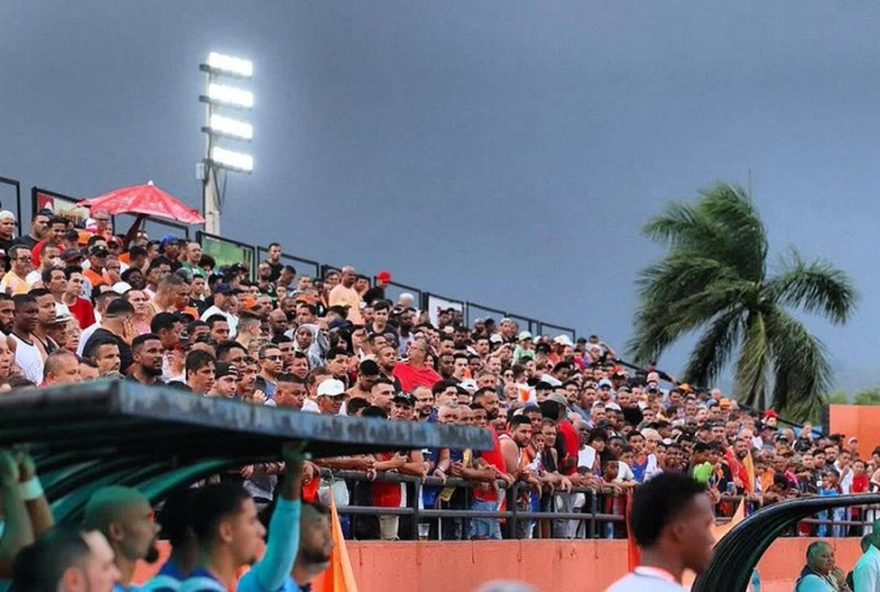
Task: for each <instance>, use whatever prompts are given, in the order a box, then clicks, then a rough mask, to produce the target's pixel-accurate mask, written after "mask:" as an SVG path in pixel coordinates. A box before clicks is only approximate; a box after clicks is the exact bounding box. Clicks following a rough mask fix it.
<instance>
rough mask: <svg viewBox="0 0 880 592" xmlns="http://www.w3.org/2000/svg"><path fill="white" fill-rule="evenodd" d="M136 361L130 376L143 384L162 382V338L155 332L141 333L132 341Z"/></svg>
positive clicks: (133, 355)
mask: <svg viewBox="0 0 880 592" xmlns="http://www.w3.org/2000/svg"><path fill="white" fill-rule="evenodd" d="M131 352H132V357H133V359H134V363H133V364H132V366H131V373H130V375H129V378H130V379H131V380H134V381H137V382H139V383H141V384H143V385H147V386H150V385H154V384H162V381H161V378H162V362H163V360H164V356H163V355H162V340H161V339H160V338H159V336H158V335H156V334H155V333H147V334H145V335H139V336H137V337H135V338H134V340H133V341H132V342H131Z"/></svg>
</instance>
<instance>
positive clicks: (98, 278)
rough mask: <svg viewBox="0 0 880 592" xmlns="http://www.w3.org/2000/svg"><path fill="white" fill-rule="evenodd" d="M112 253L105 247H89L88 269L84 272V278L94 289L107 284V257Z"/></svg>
mask: <svg viewBox="0 0 880 592" xmlns="http://www.w3.org/2000/svg"><path fill="white" fill-rule="evenodd" d="M109 254H110V252H109V251H108V250H107V247H106V246H104V245H100V244H98V245H94V246H91V247H89V260H88V264H89V265H88V268H85V269H84V271H83V276H85V278H86V279H87V280H89V283H90V284H91V285H92V287H93V288H97V287H99V286H103V285H105V284H107V278H106V277H105V276H104V266H105V265H107V256H108V255H109Z"/></svg>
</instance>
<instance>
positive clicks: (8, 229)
mask: <svg viewBox="0 0 880 592" xmlns="http://www.w3.org/2000/svg"><path fill="white" fill-rule="evenodd" d="M14 241H15V214H13V213H12V212H10V211H9V210H2V211H0V251H3V254H4V255H8V254H9V249H10V247H12V245H13V243H14Z"/></svg>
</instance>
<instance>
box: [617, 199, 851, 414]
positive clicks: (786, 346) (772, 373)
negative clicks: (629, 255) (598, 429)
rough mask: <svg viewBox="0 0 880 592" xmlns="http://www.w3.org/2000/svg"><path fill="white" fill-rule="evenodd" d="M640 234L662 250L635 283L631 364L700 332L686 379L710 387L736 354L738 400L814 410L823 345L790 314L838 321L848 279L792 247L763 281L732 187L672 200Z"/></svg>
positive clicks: (750, 224)
mask: <svg viewBox="0 0 880 592" xmlns="http://www.w3.org/2000/svg"><path fill="white" fill-rule="evenodd" d="M643 233H644V234H645V235H647V236H648V237H650V238H651V239H653V240H655V241H657V242H660V243H663V244H665V245H666V246H668V252H667V254H666V256H665V257H664V258H663V259H661V260H660V261H659V262H658V263H656V264H654V265H651V266H650V267H648V268H646V269H644V270H643V271H642V272H641V275H640V278H639V281H638V285H639V292H640V296H641V300H642V304H641V308H640V309H639V311H638V313H637V314H636V318H635V337H634V338H633V340H632V341H631V343H630V350H631V353H633V354H634V355H635V356H636V358H637V360H638V361H640V362H645V361H647V360H652V359H657V357H658V356H659V355H660V354H661V353H662V352H663V350H665V349H666V348H667V347H668V346H669V345H671V344H672V343H673V342H675V341H676V340H677V339H679V338H681V337H682V336H684V335H685V334H688V333H691V332H696V331H702V334H701V335H700V337H699V340H698V341H697V343H696V345H695V346H694V349H693V352H692V353H691V355H690V359H689V361H688V365H687V369H686V371H685V373H684V380H685V381H686V382H688V383H690V384H698V385H708V384H711V383H712V382H713V381H714V380H715V379H716V378H717V377H718V375H719V374H720V373H721V371H722V369H723V368H724V367H725V365H726V364H727V362H728V361H729V360H730V358H731V356H733V355H734V352H735V351H736V350H738V353H737V354H736V356H737V359H736V382H735V396H736V397H737V399H738V400H740V401H742V402H744V403H746V404H748V405H752V406H756V407H761V406H765V405H767V404H768V403H772V404H773V405H774V406H776V407H777V408H779V409H784V410H786V411H787V412H788V413H789V414H792V415H797V416H807V415H809V414H811V413H814V412H815V410H816V408H817V407H818V406H819V405H821V404H822V400H823V396H824V394H825V392H826V391H827V389H828V386H829V382H830V378H831V371H830V367H829V364H828V360H827V359H826V355H825V349H824V347H823V345H822V343H821V342H820V341H819V340H818V339H816V338H815V337H813V336H812V335H811V334H810V333H809V332H808V331H807V329H806V327H804V325H803V324H802V323H801V322H800V321H799V320H798V319H797V318H795V317H794V316H792V314H791V312H789V310H787V309H789V308H793V309H800V310H801V311H804V312H811V313H820V314H822V315H824V316H825V317H827V318H828V319H829V320H830V321H831V322H832V323H835V324H843V323H845V322H846V320H847V319H848V318H849V317H850V315H851V314H852V312H853V309H854V306H855V301H856V299H857V295H856V291H855V289H854V287H853V285H852V283H851V282H850V280H849V278H848V277H847V276H846V274H844V273H843V272H842V271H840V270H838V269H836V268H835V267H834V266H832V265H831V264H830V263H828V262H826V261H821V260H817V261H813V262H806V261H804V259H803V258H802V257H801V256H800V255H799V254H798V252H797V251H796V250H794V249H793V248H792V249H791V250H790V252H789V253H788V255H787V256H785V257H783V258H782V261H781V265H780V269H779V272H778V273H777V274H776V275H774V276H772V277H768V273H767V233H766V230H765V229H764V225H763V224H762V223H761V218H760V216H759V215H758V212H757V210H756V209H755V206H754V204H753V203H752V202H751V200H750V199H749V197H748V196H747V195H746V194H745V192H744V191H743V190H742V188H740V187H738V186H734V185H728V184H724V183H722V184H718V185H716V186H715V187H713V188H711V189H709V190H708V191H703V192H701V198H700V200H699V201H698V202H697V203H696V204H686V203H677V202H673V203H671V204H669V205H668V206H667V208H666V211H665V212H664V213H663V214H661V215H660V216H658V217H656V218H654V219H653V220H651V221H650V222H649V223H648V224H647V225H646V226H645V227H644V229H643ZM771 385H772V386H771ZM771 389H772V399H770V398H768V394H769V393H770V390H771Z"/></svg>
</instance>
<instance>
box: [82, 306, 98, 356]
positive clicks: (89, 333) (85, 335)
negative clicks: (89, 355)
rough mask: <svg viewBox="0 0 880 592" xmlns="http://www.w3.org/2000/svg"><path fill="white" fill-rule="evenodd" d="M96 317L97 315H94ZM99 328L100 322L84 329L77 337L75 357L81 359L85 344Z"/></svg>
mask: <svg viewBox="0 0 880 592" xmlns="http://www.w3.org/2000/svg"><path fill="white" fill-rule="evenodd" d="M95 314H96V315H97V313H95ZM100 328H101V322H100V321H98V322H97V323H94V324H92V325H89V326H88V327H86V328H85V329H83V332H82V335H80V336H79V345H77V346H76V355H78V356H79V357H83V353H84V351H85V349H86V344H87V343H88V342H89V338H91V336H92V335H93V334H94V333H95V331H97V330H98V329H100Z"/></svg>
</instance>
